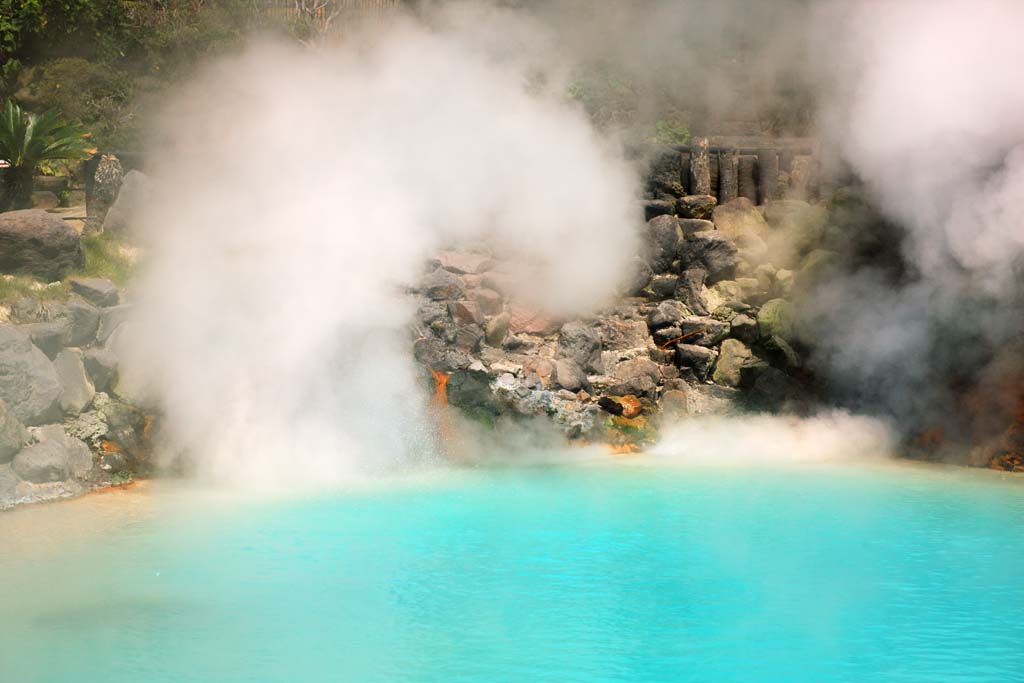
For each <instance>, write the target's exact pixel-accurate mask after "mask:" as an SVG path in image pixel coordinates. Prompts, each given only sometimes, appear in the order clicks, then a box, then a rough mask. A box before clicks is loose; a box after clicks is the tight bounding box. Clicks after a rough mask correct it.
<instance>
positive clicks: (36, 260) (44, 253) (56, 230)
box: [0, 209, 85, 282]
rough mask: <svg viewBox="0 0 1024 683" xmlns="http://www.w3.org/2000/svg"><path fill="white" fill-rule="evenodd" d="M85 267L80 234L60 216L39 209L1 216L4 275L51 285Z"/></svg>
mask: <svg viewBox="0 0 1024 683" xmlns="http://www.w3.org/2000/svg"><path fill="white" fill-rule="evenodd" d="M84 265H85V253H84V252H83V251H82V242H81V239H80V238H79V236H78V233H77V232H75V229H74V228H72V227H71V225H70V224H69V223H67V222H66V221H64V220H63V219H62V218H60V217H59V216H56V215H54V214H52V213H47V212H46V211H38V210H35V209H29V210H26V211H8V212H6V213H0V272H4V273H18V274H21V275H32V276H35V277H38V278H41V279H43V280H46V281H48V282H51V281H55V280H60V279H61V278H63V277H64V276H65V275H67V274H68V271H71V270H74V269H75V268H81V267H82V266H84Z"/></svg>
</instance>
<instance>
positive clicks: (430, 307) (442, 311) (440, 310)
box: [96, 301, 451, 342]
mask: <svg viewBox="0 0 1024 683" xmlns="http://www.w3.org/2000/svg"><path fill="white" fill-rule="evenodd" d="M106 317H107V316H106V312H104V313H103V314H101V315H100V326H99V329H98V330H97V331H96V338H97V340H99V341H101V342H104V341H106V338H107V337H109V336H110V333H109V332H107V331H106V330H105V329H104V327H105V326H104V324H103V321H104V320H105V319H106ZM416 318H417V319H418V320H419V321H420V322H421V323H422V324H423V325H425V326H427V327H428V328H431V329H434V324H435V323H444V322H447V321H448V320H450V319H451V316H449V315H448V306H447V305H446V304H445V303H444V302H443V301H424V302H423V303H421V304H420V307H419V308H417V309H416ZM112 331H113V330H111V332H112ZM104 333H106V335H105V336H104ZM101 336H103V339H100V337H101Z"/></svg>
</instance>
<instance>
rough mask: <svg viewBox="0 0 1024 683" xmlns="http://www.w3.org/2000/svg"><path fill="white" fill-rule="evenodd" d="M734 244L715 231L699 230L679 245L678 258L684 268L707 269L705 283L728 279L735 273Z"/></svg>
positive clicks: (735, 250) (735, 257)
mask: <svg viewBox="0 0 1024 683" xmlns="http://www.w3.org/2000/svg"><path fill="white" fill-rule="evenodd" d="M736 253H737V249H736V245H735V244H733V242H732V240H730V239H729V238H728V237H726V236H725V235H723V234H721V233H719V232H717V231H711V232H699V233H697V234H695V235H693V236H691V237H689V238H687V239H686V240H684V241H683V242H682V244H680V245H679V259H680V261H682V262H683V266H684V267H685V268H692V267H695V266H696V267H701V268H704V270H706V271H707V284H711V285H713V284H715V283H716V282H718V281H720V280H730V279H732V277H733V276H734V275H735V274H736V264H737V262H738V259H737V256H736Z"/></svg>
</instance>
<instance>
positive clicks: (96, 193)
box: [85, 154, 124, 232]
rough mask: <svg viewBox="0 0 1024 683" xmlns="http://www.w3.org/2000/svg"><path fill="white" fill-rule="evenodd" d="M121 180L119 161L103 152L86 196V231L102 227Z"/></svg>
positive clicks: (122, 175) (119, 189) (97, 229)
mask: <svg viewBox="0 0 1024 683" xmlns="http://www.w3.org/2000/svg"><path fill="white" fill-rule="evenodd" d="M123 181H124V170H123V169H122V168H121V162H120V161H119V160H118V158H117V157H116V156H114V155H113V154H104V155H103V156H102V157H101V158H100V162H99V163H98V164H97V165H96V172H95V173H94V174H93V182H92V192H91V193H89V194H88V195H87V197H86V207H85V210H86V216H87V218H86V221H85V230H86V232H99V231H100V230H101V229H102V228H103V221H104V220H106V218H107V212H108V211H110V207H111V206H113V205H114V202H115V201H116V200H117V195H118V193H119V192H120V191H121V183H122V182H123Z"/></svg>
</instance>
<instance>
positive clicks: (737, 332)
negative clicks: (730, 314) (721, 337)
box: [729, 313, 758, 344]
mask: <svg viewBox="0 0 1024 683" xmlns="http://www.w3.org/2000/svg"><path fill="white" fill-rule="evenodd" d="M730 325H731V329H730V332H729V334H730V335H731V336H732V337H734V338H736V339H739V340H740V341H741V342H743V343H744V344H753V343H754V342H756V341H757V337H758V329H757V321H756V320H754V319H753V318H751V317H750V316H749V315H744V314H742V313H741V314H739V315H737V316H736V317H735V318H733V319H732V322H731V323H730Z"/></svg>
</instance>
